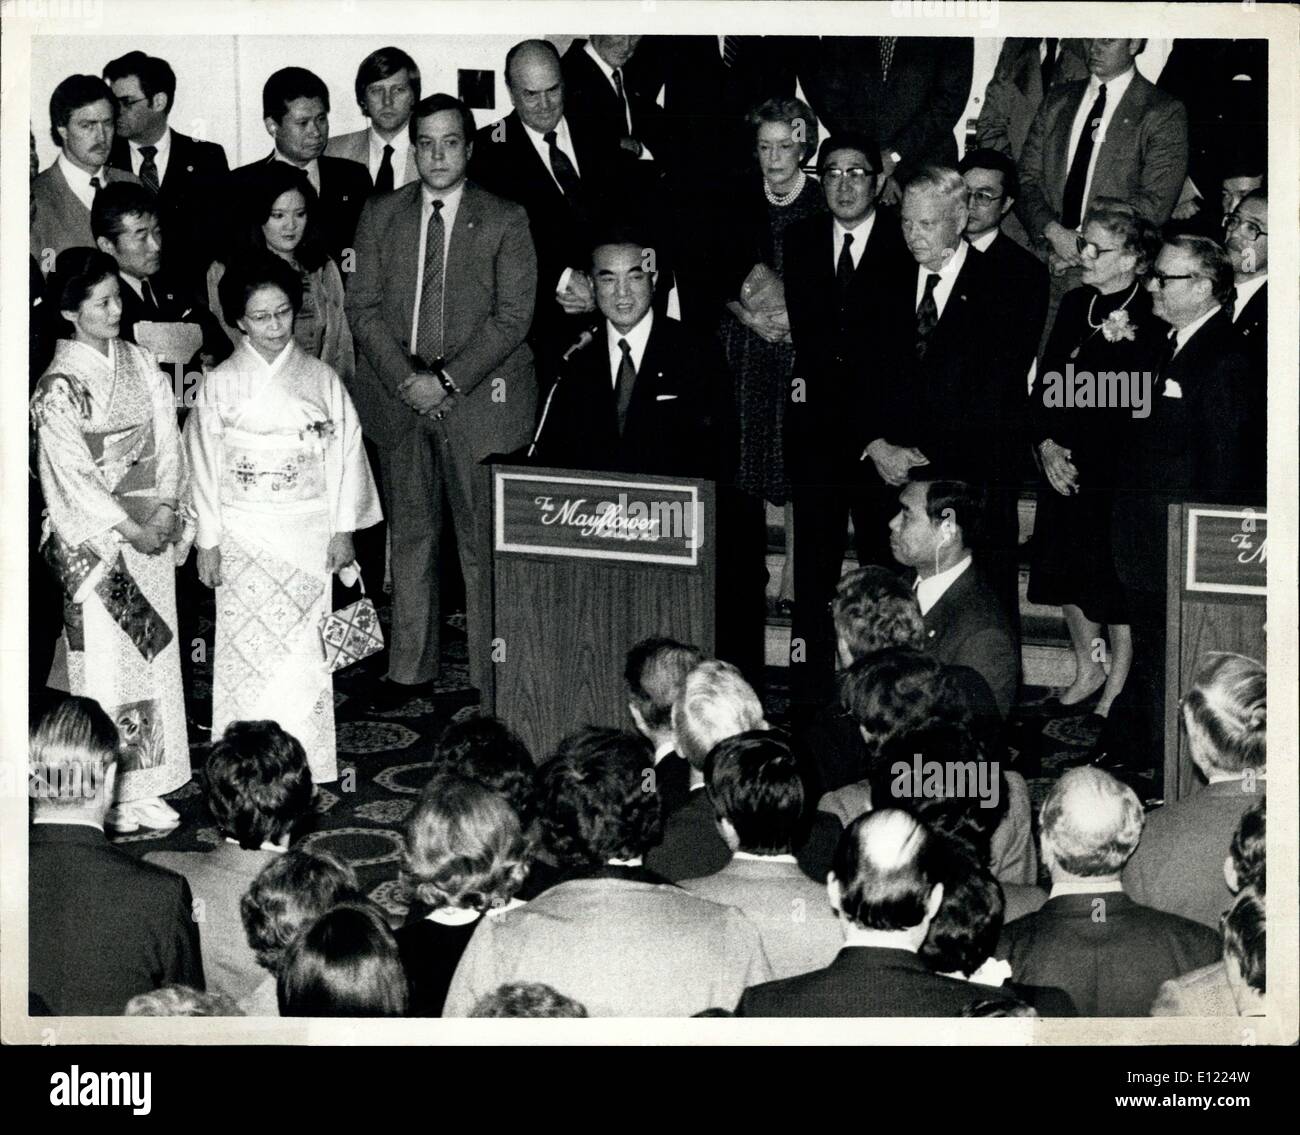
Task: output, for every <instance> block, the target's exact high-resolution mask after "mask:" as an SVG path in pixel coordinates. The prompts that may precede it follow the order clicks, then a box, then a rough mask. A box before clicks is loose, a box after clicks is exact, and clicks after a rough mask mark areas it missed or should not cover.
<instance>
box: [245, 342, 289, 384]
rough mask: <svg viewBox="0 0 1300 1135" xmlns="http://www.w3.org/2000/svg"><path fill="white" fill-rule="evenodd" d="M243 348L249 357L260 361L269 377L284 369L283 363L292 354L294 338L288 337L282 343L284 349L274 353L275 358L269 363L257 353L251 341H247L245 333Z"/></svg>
mask: <svg viewBox="0 0 1300 1135" xmlns="http://www.w3.org/2000/svg"><path fill="white" fill-rule="evenodd" d="M244 348H245V350H246V351H247V353H248V355H249V357H250V358H252V359H254V360H256V361H257V362H258V363H260V364H261V365H262V368H263V369H264V370H265V371H266V373H267V376H268V377H271V376H274V375H277V374H279V373H280V371H281V370H283V369H284V364H285V363H286V362H288V361H289V357H290V356H291V355H292V354H293V348H294V340H293V339H290V340H289V341H288V342H287V343H286V344H285V345H284V349H283V350H282V351H281V352H280V353H279V354H278V355H276V356H275V358H273V359H272V360H271V361H270V362H269V363H268V362H267V361H266V360H265V359H264V358H262V356H261V355H260V354H258V353H257V348H256V347H254V346H253V344H252V343H251V342H249V339H248V336H247V335H245V336H244Z"/></svg>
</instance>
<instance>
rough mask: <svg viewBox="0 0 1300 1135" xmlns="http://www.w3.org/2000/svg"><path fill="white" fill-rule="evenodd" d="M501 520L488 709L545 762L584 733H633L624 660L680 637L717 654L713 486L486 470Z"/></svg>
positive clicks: (490, 597)
mask: <svg viewBox="0 0 1300 1135" xmlns="http://www.w3.org/2000/svg"><path fill="white" fill-rule="evenodd" d="M483 474H484V476H485V477H486V478H487V479H488V482H489V495H488V498H487V499H489V500H491V502H492V523H491V526H490V533H489V534H488V547H486V548H484V549H483V559H482V560H481V562H482V563H484V564H486V565H489V568H490V570H489V572H488V573H487V574H488V577H489V578H488V585H487V586H486V587H485V588H484V589H483V591H484V596H483V600H482V601H483V605H484V610H482V611H481V612H480V614H481V617H482V621H481V622H480V624H479V625H480V626H484V627H490V628H491V638H492V642H491V659H492V665H491V666H490V667H489V669H490V670H491V675H490V679H489V688H488V689H486V690H484V691H482V693H483V703H482V704H483V705H484V706H485V707H486V708H487V709H488V710H489V711H490V712H492V713H495V714H497V715H498V716H499V717H501V718H502V719H503V720H504V721H505V722H506V723H507V724H508V725H509V726H510V727H511V728H512V729H514V730H515V731H516V732H517V733H518V734H519V735H520V736H521V737H522V738H523V740H524V741H525V743H526V744H527V745H528V748H529V751H530V752H531V753H532V754H533V756H534V758H535V759H536V760H537V761H539V762H540V761H542V760H544V759H545V758H546V757H547V756H549V755H550V754H551V753H552V752H554V750H555V747H556V745H557V743H558V742H559V741H560V739H561V738H562V737H563V736H564V735H565V734H566V733H569V732H571V731H572V730H573V729H576V728H578V727H580V726H582V725H587V724H591V725H610V726H617V727H621V728H628V727H630V726H631V719H630V718H629V716H628V711H627V696H626V693H625V690H624V686H623V660H624V655H625V653H626V652H627V649H628V648H629V647H630V646H632V644H633V643H635V642H637V641H638V640H640V639H643V638H646V637H649V636H651V635H667V636H670V637H672V638H676V639H679V640H680V641H682V642H689V643H694V644H695V645H696V646H698V647H700V649H702V650H703V651H704V653H705V654H706V655H709V654H712V653H713V650H714V585H715V571H716V568H715V559H716V554H715V553H716V550H715V533H716V530H717V526H716V523H715V514H714V503H715V494H714V486H713V483H712V482H711V481H704V480H697V479H693V478H684V477H656V476H643V475H640V474H626V473H593V472H589V471H586V470H582V471H579V470H572V469H547V468H539V467H536V466H530V465H514V464H505V463H500V462H490V463H485V464H484V466H483Z"/></svg>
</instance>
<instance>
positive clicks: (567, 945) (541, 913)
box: [443, 728, 771, 1017]
mask: <svg viewBox="0 0 1300 1135" xmlns="http://www.w3.org/2000/svg"><path fill="white" fill-rule="evenodd" d="M649 765H650V752H649V747H648V746H647V744H646V743H645V741H644V739H643V738H641V737H638V736H636V735H634V734H629V733H623V732H619V731H618V730H613V729H596V728H587V729H583V730H581V731H579V732H577V733H574V734H572V735H571V736H569V737H567V738H565V740H564V741H563V742H561V744H560V748H559V751H558V752H557V753H556V755H555V756H554V757H553V758H552V759H551V760H549V761H548V762H547V763H546V764H544V765H543V766H542V767H541V768H540V769H539V770H538V804H539V809H540V816H541V828H542V832H543V834H544V836H545V838H546V843H547V845H548V847H549V849H550V851H551V853H552V854H553V855H555V857H556V858H557V859H558V860H559V861H560V862H561V864H562V865H563V866H567V867H570V868H571V869H572V870H574V871H581V872H583V873H584V874H583V876H582V877H580V878H575V879H570V880H568V881H567V882H563V883H560V884H558V885H557V886H554V887H552V888H551V889H550V890H549V891H547V892H546V893H545V894H543V895H540V896H538V897H537V898H535V899H533V900H532V901H531V902H529V903H527V904H525V905H524V906H521V907H519V908H517V909H515V910H510V911H506V912H504V913H503V914H500V915H498V916H495V917H492V918H486V919H483V920H482V921H481V922H480V923H479V928H478V930H477V931H476V932H475V934H474V937H473V938H472V939H471V940H470V943H469V946H468V947H466V950H465V954H464V956H463V957H462V958H461V962H460V966H459V967H458V968H457V970H456V974H455V976H454V977H453V978H452V982H451V988H450V989H449V990H448V993H447V1002H446V1005H445V1006H444V1008H443V1016H445V1017H463V1016H466V1015H468V1013H469V1012H470V1011H471V1009H472V1008H473V1007H474V1005H475V1004H476V1003H477V1002H478V1000H479V998H481V997H482V996H483V995H484V994H486V993H489V992H491V991H492V990H494V989H497V988H498V987H500V985H501V984H502V983H503V982H513V981H524V982H543V983H545V984H547V985H550V986H552V987H553V988H555V989H558V990H561V991H562V992H563V993H564V994H565V995H566V996H568V997H572V998H574V999H575V1000H577V1001H579V1002H581V1003H582V1004H583V1005H585V1006H586V1008H587V1011H588V1012H589V1013H590V1014H591V1015H592V1016H593V1017H616V1016H619V1017H689V1016H690V1015H691V1014H692V1013H695V1012H698V1011H699V1010H700V1009H704V1008H707V1007H709V1006H711V1005H730V1004H734V1003H735V1000H736V998H738V997H739V996H740V993H741V991H742V990H743V989H744V988H745V986H746V985H750V984H753V983H754V982H756V981H764V980H766V979H767V978H768V977H769V976H770V975H771V969H770V967H769V966H768V963H767V958H766V957H765V955H764V953H763V945H762V941H761V939H760V938H759V933H758V930H757V929H756V928H755V927H754V925H753V924H752V923H751V922H750V921H749V920H748V919H747V918H745V917H744V915H742V914H741V913H740V912H739V911H738V910H734V909H732V908H729V907H724V906H719V905H718V904H717V903H711V902H708V901H706V900H705V899H701V898H697V897H696V896H695V895H692V894H689V893H688V892H686V891H684V890H682V889H681V888H679V887H675V886H670V885H669V884H668V883H667V882H666V881H665V880H664V879H663V878H662V877H660V876H658V875H656V874H654V873H653V872H652V871H649V870H647V868H646V867H645V866H643V861H644V856H645V853H646V851H647V849H648V848H650V847H651V846H652V845H653V844H654V843H655V841H656V840H657V839H658V836H659V828H660V805H659V797H658V796H657V795H656V794H655V793H653V792H647V791H646V790H645V773H646V770H647V769H648V768H649Z"/></svg>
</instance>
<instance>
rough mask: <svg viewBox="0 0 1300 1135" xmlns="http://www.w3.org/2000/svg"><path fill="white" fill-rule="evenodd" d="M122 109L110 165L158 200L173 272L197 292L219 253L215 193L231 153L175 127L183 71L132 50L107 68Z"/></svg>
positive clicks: (106, 74)
mask: <svg viewBox="0 0 1300 1135" xmlns="http://www.w3.org/2000/svg"><path fill="white" fill-rule="evenodd" d="M104 81H105V82H106V83H108V84H109V86H110V87H111V88H112V91H113V98H114V100H115V103H116V106H117V137H116V138H115V139H114V140H113V148H112V151H111V153H110V154H109V159H108V164H109V165H111V166H112V167H113V168H114V169H120V170H125V171H126V172H127V173H133V174H135V175H136V177H138V178H139V179H140V180H141V182H143V183H144V185H145V187H146V188H147V189H149V190H150V191H151V192H153V193H154V194H156V195H157V197H158V220H159V222H160V224H161V225H162V230H163V236H164V237H165V238H166V241H167V262H168V268H169V270H170V271H171V272H173V273H175V274H176V275H177V276H178V277H182V278H183V279H184V282H185V283H186V284H187V285H189V286H190V287H191V288H192V289H193V288H197V287H198V285H199V284H200V283H201V282H202V280H203V274H204V273H205V272H207V270H208V265H209V264H210V263H211V262H212V260H213V259H214V258H215V256H216V249H215V248H214V247H213V242H212V240H211V236H212V231H213V226H212V210H213V208H214V201H213V195H214V193H215V192H216V189H217V187H218V186H219V185H220V184H221V183H222V181H223V180H224V178H225V177H226V175H227V174H228V173H229V172H230V166H229V165H228V164H227V162H226V151H225V150H224V149H222V147H221V146H219V145H217V144H216V143H215V142H204V141H200V140H199V139H197V138H191V137H189V136H188V135H187V134H182V133H180V131H178V130H173V129H172V128H171V126H170V125H169V124H168V119H169V116H170V115H171V112H172V108H173V106H174V105H175V102H176V73H175V72H174V71H173V70H172V68H171V65H170V64H169V63H168V62H167V61H166V60H165V59H159V58H157V57H156V56H152V55H146V54H145V53H144V52H143V51H129V52H127V53H126V54H125V55H123V56H121V57H120V58H118V59H114V60H112V61H111V62H109V63H107V64H106V65H105V66H104Z"/></svg>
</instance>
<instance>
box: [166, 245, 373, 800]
mask: <svg viewBox="0 0 1300 1135" xmlns="http://www.w3.org/2000/svg"><path fill="white" fill-rule="evenodd" d="M219 295H220V299H221V310H222V312H223V313H224V315H225V318H226V322H227V323H229V324H230V325H231V326H234V327H238V328H239V330H240V331H241V332H243V335H242V337H241V340H240V343H241V345H240V348H239V350H237V351H236V352H235V353H234V354H233V355H231V357H230V358H229V359H227V360H226V361H225V362H224V363H222V364H221V365H220V366H219V367H217V368H216V369H215V370H212V371H209V372H208V374H207V375H206V376H204V379H203V384H202V385H201V386H200V388H199V391H198V395H197V397H196V399H195V403H194V409H193V412H192V413H191V414H190V416H189V419H188V420H187V421H186V423H185V448H186V453H187V455H188V458H189V464H190V469H191V471H192V478H193V486H192V488H193V491H192V497H193V505H192V507H193V510H194V512H195V513H196V515H197V519H198V536H197V544H198V572H199V579H200V580H202V582H203V583H204V585H205V586H207V587H214V588H217V596H216V603H217V643H216V657H215V662H214V680H213V690H212V715H213V716H212V731H213V734H214V735H220V732H221V730H222V729H224V728H225V727H226V725H227V724H228V723H230V722H231V721H239V720H246V719H269V720H273V721H276V722H278V723H279V724H280V725H281V726H283V727H284V728H285V729H287V730H288V731H289V732H290V733H292V734H293V735H294V736H295V737H297V738H298V740H299V741H301V742H302V744H303V746H304V748H305V749H306V750H307V760H308V762H309V764H310V765H311V771H312V776H313V777H314V778H315V780H316V782H317V783H318V784H325V783H329V782H330V781H333V780H337V779H338V761H337V757H336V754H335V746H334V691H333V683H332V682H331V679H330V670H329V668H328V666H327V664H326V657H325V650H324V647H323V645H322V640H321V630H320V627H321V621H322V619H323V618H324V616H325V615H326V614H327V613H328V612H329V610H330V609H331V602H330V601H331V598H332V596H331V577H332V576H333V575H334V573H335V572H339V573H340V575H341V576H342V577H343V578H344V581H345V582H348V583H350V582H351V579H350V578H349V575H348V569H349V568H350V567H352V566H353V561H354V559H355V554H354V550H353V545H352V534H353V532H354V531H356V530H357V529H358V528H368V527H369V526H370V525H372V524H377V523H378V522H379V520H380V516H381V513H380V508H379V496H378V493H377V492H376V489H375V482H374V478H373V476H372V475H371V472H370V465H369V463H368V462H367V460H366V455H365V451H364V449H363V448H362V443H361V424H360V421H359V420H358V418H357V413H356V409H355V408H354V407H353V405H352V399H351V398H350V397H349V395H348V392H347V389H346V387H345V386H344V384H343V382H342V381H341V380H340V378H339V375H338V374H337V373H336V372H335V371H334V370H332V369H331V368H330V367H329V366H327V365H326V364H325V363H323V362H321V361H320V360H319V359H316V358H313V357H312V356H311V355H310V354H308V353H307V352H306V351H304V350H303V349H302V348H301V346H300V345H299V344H298V342H297V341H296V340H295V338H294V323H295V318H296V317H297V315H298V313H299V311H300V309H301V307H302V297H303V290H302V278H301V275H300V274H299V273H298V272H297V271H296V270H295V269H294V268H293V267H291V266H290V265H289V264H287V263H285V261H284V260H283V259H282V258H280V257H278V256H272V255H270V254H268V253H266V252H263V253H262V254H261V256H260V257H259V258H258V259H255V260H249V261H236V262H234V263H232V265H231V266H230V268H229V269H228V270H227V271H226V272H225V273H224V275H223V276H222V279H221V284H220V288H219Z"/></svg>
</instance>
